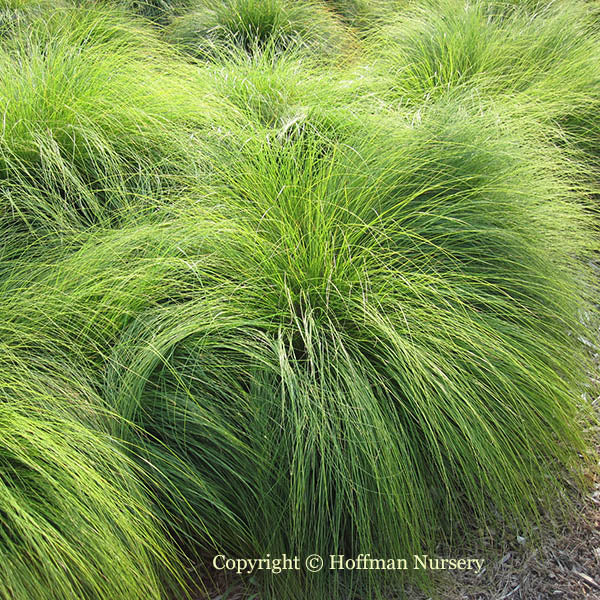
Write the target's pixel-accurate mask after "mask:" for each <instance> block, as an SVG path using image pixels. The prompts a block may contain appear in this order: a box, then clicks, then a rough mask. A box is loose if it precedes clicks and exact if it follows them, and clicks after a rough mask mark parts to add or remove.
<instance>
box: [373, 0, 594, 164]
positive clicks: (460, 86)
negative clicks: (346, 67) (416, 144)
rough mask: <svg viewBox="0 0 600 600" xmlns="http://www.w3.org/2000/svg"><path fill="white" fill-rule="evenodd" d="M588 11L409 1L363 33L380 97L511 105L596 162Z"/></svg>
mask: <svg viewBox="0 0 600 600" xmlns="http://www.w3.org/2000/svg"><path fill="white" fill-rule="evenodd" d="M597 15H598V9H597V8H595V7H594V5H593V4H592V3H587V2H580V1H579V0H575V1H573V2H564V1H561V0H557V1H555V2H539V1H537V0H533V1H532V2H502V1H500V0H498V1H496V0H475V1H473V2H464V0H431V1H429V2H426V3H424V4H418V3H417V4H414V5H413V6H411V7H408V8H406V9H405V10H403V11H400V12H399V13H398V15H397V17H396V20H395V21H394V22H392V23H391V24H389V25H386V26H385V27H383V28H381V29H380V30H378V31H376V32H374V33H373V35H372V38H371V48H372V56H374V57H375V59H376V65H378V66H375V68H378V70H379V73H380V76H381V79H380V85H381V86H382V94H383V95H384V96H385V97H386V98H387V99H388V100H390V101H392V102H394V103H398V104H400V105H409V106H414V107H415V108H416V107H418V106H419V105H420V104H422V103H430V102H435V101H437V100H438V99H439V98H443V97H446V98H447V97H454V98H460V99H461V101H462V102H466V103H471V104H474V103H475V104H476V105H481V104H483V105H485V104H487V103H489V102H490V101H502V102H506V103H512V105H513V106H512V107H510V108H507V109H506V110H508V111H510V112H514V111H515V110H521V111H522V112H523V114H525V115H527V116H529V117H536V118H538V119H540V120H541V121H542V122H545V123H550V124H551V125H552V126H554V125H556V124H558V125H559V126H560V127H561V128H562V130H563V134H566V135H565V137H566V138H568V140H569V141H570V142H573V143H575V144H576V145H577V146H578V147H581V148H583V149H584V150H586V152H587V154H588V159H590V160H592V162H594V163H595V164H596V166H598V155H597V145H598V140H599V139H600V133H599V131H598V124H597V119H596V115H597V114H598V108H599V105H598V102H599V98H600V83H599V79H598V72H599V71H600V38H599V34H598V28H597ZM555 135H556V137H557V138H561V134H560V133H558V134H555Z"/></svg>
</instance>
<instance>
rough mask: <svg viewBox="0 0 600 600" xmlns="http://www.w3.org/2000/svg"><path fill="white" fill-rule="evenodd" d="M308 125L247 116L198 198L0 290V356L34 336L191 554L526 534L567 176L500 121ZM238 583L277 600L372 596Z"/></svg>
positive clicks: (575, 256)
mask: <svg viewBox="0 0 600 600" xmlns="http://www.w3.org/2000/svg"><path fill="white" fill-rule="evenodd" d="M239 102H241V100H239V99H238V103H239ZM324 113H325V114H326V113H327V109H326V107H321V111H320V112H316V113H312V112H310V111H309V113H308V115H307V117H306V118H305V119H303V120H299V121H297V122H296V123H295V124H294V125H293V126H290V127H287V128H286V129H285V131H284V132H283V133H282V134H281V135H276V134H274V130H273V128H269V127H265V126H264V124H261V125H257V124H255V122H254V121H253V118H252V117H249V119H248V122H247V123H246V124H245V125H244V126H242V128H241V129H240V134H241V133H242V132H243V133H244V138H243V139H244V140H245V143H244V145H243V146H236V147H232V148H231V151H230V154H229V155H227V152H226V149H224V148H221V150H220V157H219V158H220V160H219V162H218V163H216V164H214V165H213V166H212V169H213V171H214V175H213V178H212V179H211V180H210V186H208V187H205V185H204V182H202V181H199V182H198V189H197V191H196V193H195V194H193V195H191V196H190V197H189V198H185V197H180V198H178V199H177V201H176V202H174V203H171V205H170V206H167V205H165V206H164V207H163V208H162V209H160V210H158V212H157V213H156V214H155V215H151V216H146V217H145V219H141V218H136V219H131V220H130V221H129V222H128V223H126V224H124V225H123V226H122V227H121V228H120V229H119V230H114V231H101V230H96V231H92V230H90V231H89V232H88V234H87V239H82V236H79V237H78V238H77V239H76V240H75V241H74V242H73V243H72V244H71V245H69V244H63V245H62V246H61V247H59V248H57V249H55V250H54V252H53V254H52V255H50V256H49V257H48V259H47V260H46V262H45V264H44V267H43V268H42V267H41V266H40V267H39V268H38V269H34V268H32V267H31V265H30V261H28V262H27V263H26V262H25V259H22V262H23V264H21V265H19V264H18V263H19V259H13V261H14V260H16V261H17V264H14V262H13V264H12V266H11V270H10V275H5V277H4V282H5V283H4V286H5V288H4V289H5V294H6V297H7V298H8V301H7V302H5V303H4V308H3V309H2V310H3V319H2V322H3V326H2V327H3V331H4V333H3V336H2V339H3V340H5V343H6V344H8V345H9V346H10V348H11V352H12V353H13V354H15V355H17V356H25V357H27V356H35V352H37V351H36V350H35V348H36V346H35V343H36V338H35V337H34V336H33V335H30V336H29V338H28V339H29V341H28V342H27V344H23V342H22V340H23V339H24V338H23V335H22V334H21V333H19V332H22V331H29V332H34V331H36V332H38V333H37V340H38V341H39V342H40V346H39V347H40V348H44V347H45V343H42V342H43V340H49V341H50V340H51V341H52V344H53V348H55V350H54V352H55V353H56V355H59V356H61V355H64V356H66V357H68V356H69V355H70V356H72V360H76V361H77V364H80V365H85V368H81V369H80V370H79V372H80V373H85V374H86V377H88V378H89V379H90V381H91V382H93V389H94V390H95V391H96V393H97V394H98V396H99V398H98V400H96V402H98V403H100V404H101V406H102V408H103V410H108V411H109V412H110V413H116V414H118V415H120V417H121V418H120V419H119V420H115V421H113V423H114V429H113V435H114V436H115V437H119V438H123V439H124V440H125V441H126V442H127V443H128V444H129V445H130V447H132V448H135V452H133V453H132V457H133V458H136V457H137V460H138V462H139V465H140V468H142V469H144V470H145V471H146V473H147V476H148V477H150V478H151V484H149V487H150V489H151V496H152V497H153V498H154V499H155V505H156V507H157V509H156V510H157V511H158V514H161V516H162V519H163V520H164V522H165V524H167V525H168V526H169V527H171V529H172V531H173V533H174V534H175V535H177V537H178V538H179V539H181V540H182V543H183V544H185V546H186V552H187V553H188V555H190V556H194V555H195V556H197V557H199V558H200V559H202V558H205V557H211V556H213V555H214V554H215V553H217V552H224V553H227V554H229V555H232V556H266V554H271V556H276V555H277V554H281V553H284V552H285V553H287V554H289V555H296V554H297V555H299V556H308V555H310V554H312V553H315V552H316V553H320V554H323V555H324V556H329V555H330V554H344V555H346V556H354V555H357V554H359V553H370V554H371V555H376V556H412V555H413V554H422V553H431V552H433V551H434V549H435V547H436V545H437V544H438V543H439V542H441V541H444V540H451V539H456V538H455V536H458V535H463V534H464V533H465V532H466V531H468V529H469V527H470V526H472V525H473V524H474V523H475V524H484V523H485V524H487V523H491V522H494V521H496V520H498V518H501V517H504V518H506V519H508V520H509V522H511V523H514V524H517V525H519V526H521V527H527V526H528V523H530V522H531V519H532V518H535V517H536V516H537V515H539V514H540V511H541V510H542V509H543V508H548V507H551V505H552V501H553V500H554V499H555V498H556V494H557V493H558V492H559V491H560V489H562V486H563V485H564V483H563V482H564V481H565V479H563V475H565V476H570V475H569V474H572V473H573V472H575V473H576V466H577V464H578V461H579V460H580V459H579V456H578V453H579V452H585V448H586V445H585V441H584V439H583V434H582V431H581V428H580V426H579V424H578V423H579V417H580V411H581V406H580V403H581V401H580V391H581V389H580V386H581V383H582V381H584V377H585V372H584V371H585V365H586V358H585V353H584V351H583V349H582V348H581V345H580V343H579V342H578V340H577V337H578V334H579V333H580V332H581V331H582V327H583V326H582V325H581V324H580V320H579V314H580V313H579V311H580V310H581V309H583V308H585V307H586V306H587V302H588V299H587V292H586V290H587V275H586V270H585V268H584V266H583V265H584V264H585V258H586V257H587V256H588V254H589V252H590V251H591V250H592V249H593V248H594V242H593V237H592V235H591V233H590V230H591V227H592V225H591V223H590V218H591V217H589V215H588V213H587V212H586V211H585V210H584V208H585V205H586V201H585V197H584V196H582V195H580V194H579V193H578V192H577V191H576V189H577V186H576V184H575V179H574V178H575V177H577V175H578V173H577V172H576V171H574V169H575V168H576V167H575V166H574V165H572V164H570V163H568V162H567V161H563V159H562V157H561V154H560V151H559V150H558V149H556V148H551V147H549V148H545V147H544V146H543V145H540V144H539V141H537V142H536V141H535V138H536V133H537V129H536V128H535V126H534V125H531V123H530V122H523V121H521V120H520V119H516V120H515V121H514V122H513V120H512V119H511V118H510V115H504V116H503V119H502V120H500V119H499V118H498V116H494V115H492V114H489V115H487V116H481V115H477V114H475V113H472V112H470V111H468V110H466V109H464V108H462V107H461V106H459V105H456V104H450V105H449V106H438V107H436V108H432V109H429V110H424V111H423V112H422V113H421V116H420V119H416V120H415V119H414V117H412V116H410V115H409V117H407V118H406V119H403V118H402V117H401V116H400V115H398V114H397V113H392V112H389V113H388V114H386V115H384V114H380V115H378V116H373V117H368V116H366V115H364V114H360V115H354V116H353V115H352V113H351V112H350V111H349V112H348V114H346V115H344V116H343V118H342V116H340V115H341V113H339V112H337V111H336V110H332V112H331V113H330V114H329V115H328V119H326V120H324V119H323V117H322V115H323V114H324ZM245 114H248V115H251V114H252V111H251V110H249V111H248V112H247V113H245ZM313 114H316V115H317V116H318V118H316V119H315V118H313V117H312V116H311V115H313ZM324 123H326V125H324ZM524 181H526V182H527V186H526V187H524V186H523V182H524ZM540 232H543V236H542V235H540ZM83 237H85V235H84V236H83ZM20 273H25V274H28V275H27V277H28V278H29V282H28V283H24V284H23V285H22V286H21V288H19V285H18V277H19V274H20ZM16 289H20V292H19V293H18V294H15V293H14V292H15V290H16ZM49 316H51V317H50V318H49ZM11 331H12V332H13V333H10V332H11ZM32 352H33V354H31V353H32ZM28 353H29V354H28ZM50 359H51V357H47V358H46V359H45V361H48V360H50ZM26 362H27V361H26ZM38 364H39V367H38V368H40V369H41V368H42V366H41V365H43V364H47V363H45V362H44V361H39V360H38ZM54 368H55V367H54V366H51V367H50V369H54ZM74 370H75V369H74ZM584 412H585V409H584ZM571 469H573V471H571ZM467 523H468V525H467ZM381 532H386V533H385V536H382V534H381ZM209 560H210V559H209ZM420 574H422V573H419V572H413V573H410V574H409V575H413V576H416V577H417V579H418V576H419V575H420ZM388 575H389V574H388ZM400 575H402V573H401V574H400ZM257 577H258V580H257V581H258V582H259V584H260V586H261V588H262V592H261V593H262V594H263V597H265V598H277V599H278V600H279V599H281V598H286V599H288V598H289V599H291V600H296V599H297V600H300V598H306V597H307V596H315V597H319V598H321V597H323V598H329V597H331V598H341V597H348V595H349V594H351V593H353V591H354V592H355V593H360V594H363V597H370V598H382V597H384V590H385V586H386V585H387V584H392V583H397V582H398V578H393V577H389V576H386V575H385V574H383V575H382V573H379V572H378V573H377V574H376V575H373V572H360V573H357V572H354V573H348V572H340V571H335V572H331V571H327V572H326V573H325V574H322V575H314V576H313V575H311V576H310V577H309V576H308V575H307V574H303V573H297V572H291V573H286V574H283V575H282V576H281V577H280V576H278V577H273V576H270V575H269V574H268V573H264V572H263V573H259V574H258V575H257ZM420 583H421V584H426V581H425V580H422V581H421V582H420Z"/></svg>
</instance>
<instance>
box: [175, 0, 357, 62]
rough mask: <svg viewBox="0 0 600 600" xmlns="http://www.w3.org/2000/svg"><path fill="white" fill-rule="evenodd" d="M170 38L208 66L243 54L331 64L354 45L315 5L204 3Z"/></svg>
mask: <svg viewBox="0 0 600 600" xmlns="http://www.w3.org/2000/svg"><path fill="white" fill-rule="evenodd" d="M167 38H168V39H169V40H171V41H172V42H173V43H175V44H176V45H178V46H180V47H181V48H182V49H183V50H185V51H186V52H187V53H189V54H191V55H192V56H195V57H197V58H200V59H205V60H206V59H211V60H214V59H218V58H219V57H222V56H223V55H225V56H227V55H228V54H229V53H230V52H231V51H233V50H235V49H242V50H244V51H245V52H247V53H249V54H257V53H260V52H263V51H265V50H268V51H270V52H272V53H274V54H276V55H278V54H281V53H283V52H286V51H298V50H303V51H305V52H308V53H310V54H313V55H315V56H316V57H318V58H319V59H320V60H322V61H327V60H328V58H330V57H331V56H332V55H333V56H339V55H340V54H341V53H342V52H343V51H344V50H345V49H347V48H348V47H349V44H350V41H351V40H350V37H349V33H348V32H347V31H346V29H345V28H344V26H343V25H342V24H341V23H340V22H339V21H338V20H337V19H336V18H335V16H334V15H333V14H332V13H330V12H329V11H328V10H327V9H326V8H325V7H324V6H323V5H322V4H321V3H319V2H315V1H313V0H309V1H307V2H295V1H293V0H218V1H217V2H209V1H207V0H201V1H200V2H197V4H196V6H194V7H193V8H192V10H191V11H189V12H188V13H185V14H183V15H181V16H180V17H177V18H175V19H174V20H173V21H172V23H171V24H170V26H169V27H168V29H167Z"/></svg>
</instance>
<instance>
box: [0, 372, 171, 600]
mask: <svg viewBox="0 0 600 600" xmlns="http://www.w3.org/2000/svg"><path fill="white" fill-rule="evenodd" d="M26 385H27V382H26V381H24V380H23V381H19V382H15V385H14V387H13V388H12V392H13V394H14V395H13V396H12V397H11V398H10V399H9V400H8V401H7V400H3V401H2V403H1V404H0V514H1V515H2V520H1V523H0V557H1V560H0V598H2V599H3V600H9V599H11V600H13V599H22V600H25V599H30V598H35V599H36V600H38V599H39V600H64V599H65V598H77V599H81V600H97V599H99V598H103V599H106V600H108V599H109V598H119V599H121V598H122V599H123V600H142V599H144V600H145V599H148V598H150V599H153V600H162V599H163V598H164V593H165V591H166V589H165V586H164V585H163V583H162V582H161V577H167V576H168V575H169V572H170V570H171V569H172V567H170V566H169V565H170V564H176V562H175V559H174V555H173V551H172V546H171V543H170V542H169V539H168V537H166V536H165V534H164V532H162V530H161V527H160V525H159V524H158V523H157V521H156V519H155V518H154V517H153V516H152V513H151V510H150V506H149V504H148V501H147V500H146V498H145V496H144V494H143V488H142V487H141V486H140V485H139V483H138V479H137V470H136V468H135V466H134V465H133V463H132V462H131V460H130V459H129V458H127V456H126V454H125V453H124V452H123V451H122V450H119V448H118V447H116V446H115V445H114V443H113V441H112V440H111V439H110V437H108V436H107V435H105V434H100V433H99V432H93V431H92V430H90V429H88V428H85V427H82V426H81V425H79V424H77V423H76V422H75V421H71V420H69V419H66V418H62V417H59V416H58V415H57V414H56V413H55V412H54V410H50V411H45V410H42V409H40V408H39V406H38V405H37V404H36V403H34V402H28V401H24V402H21V401H19V400H17V399H16V398H18V397H23V396H26V395H27V390H26V389H25V388H26ZM2 386H3V390H2V395H3V396H6V395H7V389H6V378H4V377H3V381H2ZM71 400H72V399H71ZM54 402H55V406H56V403H57V402H58V401H57V399H56V397H55V399H54ZM158 566H160V570H161V574H160V575H159V573H158V571H157V567H158Z"/></svg>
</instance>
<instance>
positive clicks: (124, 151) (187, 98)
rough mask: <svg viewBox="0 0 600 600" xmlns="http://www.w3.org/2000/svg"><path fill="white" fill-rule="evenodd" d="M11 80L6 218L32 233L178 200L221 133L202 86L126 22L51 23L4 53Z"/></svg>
mask: <svg viewBox="0 0 600 600" xmlns="http://www.w3.org/2000/svg"><path fill="white" fill-rule="evenodd" d="M0 68H1V69H2V72H3V77H2V80H1V82H0V110H1V111H2V114H3V115H4V117H3V122H2V130H1V134H0V181H1V183H2V191H1V195H0V218H3V219H7V218H11V219H13V220H14V221H15V222H18V223H20V224H21V225H20V226H21V227H22V225H23V223H25V224H26V225H27V226H28V228H29V229H32V230H36V229H39V230H45V231H47V230H52V229H61V228H65V227H70V226H72V227H78V228H81V227H85V226H88V225H90V224H94V223H104V224H107V223H110V222H111V221H113V220H114V219H115V218H116V217H117V216H118V214H119V212H120V211H122V210H125V209H128V208H131V207H133V208H134V209H137V208H138V207H139V206H141V205H143V204H144V202H145V200H146V199H147V198H149V197H151V196H156V195H160V194H162V193H166V192H167V191H169V192H170V193H173V194H176V193H177V192H178V191H179V190H181V189H185V188H186V185H188V183H189V181H190V179H193V178H194V177H195V176H197V175H198V174H199V172H200V171H201V170H202V155H203V151H202V148H203V141H202V140H206V139H207V138H209V137H210V133H209V130H217V129H218V118H217V117H215V114H216V112H217V111H216V108H215V107H214V106H213V105H212V104H211V102H210V99H209V96H210V95H209V94H207V93H205V90H204V89H203V88H202V86H201V83H200V82H199V80H198V79H195V80H192V79H189V78H188V75H189V71H188V70H187V68H186V65H184V64H181V63H180V62H179V61H178V60H176V59H175V57H174V55H173V53H172V52H171V51H170V49H169V48H168V47H167V46H166V45H163V44H162V43H161V42H159V40H158V39H157V38H156V36H155V34H154V33H153V32H152V31H151V30H149V29H148V30H147V29H144V28H143V27H142V26H141V25H140V24H139V23H136V22H135V21H134V22H131V18H130V17H128V18H127V19H126V18H125V16H124V15H123V14H122V13H119V12H118V11H117V12H112V11H109V10H107V9H106V8H105V9H103V10H99V9H97V8H87V9H83V8H81V9H69V10H65V11H57V12H55V13H54V14H53V15H51V16H50V17H40V18H39V19H37V20H35V22H34V23H33V24H29V25H28V26H27V27H23V28H22V29H21V30H20V31H19V32H18V33H17V34H16V35H14V36H12V37H11V39H10V40H9V41H7V43H6V44H4V45H3V46H2V47H1V48H0ZM194 81H195V82H196V83H194ZM219 110H220V107H219ZM200 132H203V135H202V136H199V133H200ZM195 136H196V137H195ZM198 137H200V138H201V139H198ZM146 204H147V203H146Z"/></svg>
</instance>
